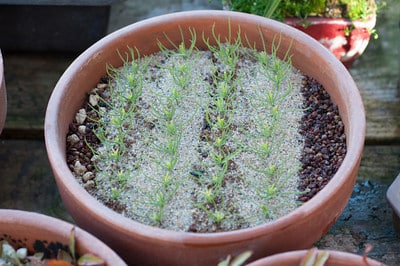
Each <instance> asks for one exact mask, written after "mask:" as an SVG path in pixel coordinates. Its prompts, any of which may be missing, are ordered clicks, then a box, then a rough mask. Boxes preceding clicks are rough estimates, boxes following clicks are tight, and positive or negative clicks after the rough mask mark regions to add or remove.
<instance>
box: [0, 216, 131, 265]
mask: <svg viewBox="0 0 400 266" xmlns="http://www.w3.org/2000/svg"><path fill="white" fill-rule="evenodd" d="M73 227H74V225H72V224H70V223H67V222H64V221H62V220H59V219H56V218H53V217H50V216H46V215H43V214H38V213H34V212H28V211H20V210H5V209H1V210H0V233H1V234H0V239H5V240H7V241H8V243H9V244H10V245H13V246H14V248H20V247H26V248H28V250H29V254H33V253H35V252H44V254H45V256H53V257H54V256H56V255H57V252H58V249H59V248H63V249H65V250H66V251H69V249H68V245H69V239H70V232H71V229H72V228H73ZM75 250H76V252H77V254H78V255H83V254H85V253H91V254H94V255H96V256H98V257H100V258H102V259H103V260H104V261H105V262H106V265H108V266H114V265H118V266H124V265H126V263H125V262H124V261H123V260H122V259H121V258H120V257H119V256H118V255H117V254H116V253H115V252H114V251H113V250H111V249H110V248H109V247H108V246H106V245H105V244H104V243H103V242H101V241H100V240H99V239H97V238H96V237H94V236H93V235H91V234H89V233H87V232H86V231H84V230H82V229H80V228H78V227H76V226H75Z"/></svg>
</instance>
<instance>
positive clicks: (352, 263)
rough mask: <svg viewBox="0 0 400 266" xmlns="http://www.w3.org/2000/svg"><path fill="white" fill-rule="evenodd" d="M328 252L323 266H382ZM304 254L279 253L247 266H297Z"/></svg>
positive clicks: (350, 256)
mask: <svg viewBox="0 0 400 266" xmlns="http://www.w3.org/2000/svg"><path fill="white" fill-rule="evenodd" d="M318 252H322V250H319V251H318ZM328 252H329V258H328V260H327V261H326V263H325V264H324V266H384V264H383V263H380V262H378V261H376V260H373V259H370V258H365V259H364V258H363V257H362V256H359V255H355V254H351V253H346V252H341V251H334V250H328ZM306 253H307V250H300V251H291V252H285V253H280V254H276V255H273V256H270V257H266V258H263V259H260V260H257V261H254V262H253V263H249V264H247V266H298V265H300V262H301V260H302V259H303V258H304V256H305V255H306Z"/></svg>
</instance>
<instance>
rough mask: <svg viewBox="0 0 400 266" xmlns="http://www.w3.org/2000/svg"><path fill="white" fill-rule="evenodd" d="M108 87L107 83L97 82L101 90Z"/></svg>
mask: <svg viewBox="0 0 400 266" xmlns="http://www.w3.org/2000/svg"><path fill="white" fill-rule="evenodd" d="M107 87H108V84H106V83H99V84H97V88H98V89H100V90H104V89H105V88H107Z"/></svg>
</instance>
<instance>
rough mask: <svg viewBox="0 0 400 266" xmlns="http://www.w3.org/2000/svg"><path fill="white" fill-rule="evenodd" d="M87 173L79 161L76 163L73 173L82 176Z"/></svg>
mask: <svg viewBox="0 0 400 266" xmlns="http://www.w3.org/2000/svg"><path fill="white" fill-rule="evenodd" d="M86 171H87V169H86V167H85V166H83V165H82V164H81V162H80V161H76V162H75V164H74V173H75V174H77V175H79V176H82V175H83V174H84V173H85V172H86Z"/></svg>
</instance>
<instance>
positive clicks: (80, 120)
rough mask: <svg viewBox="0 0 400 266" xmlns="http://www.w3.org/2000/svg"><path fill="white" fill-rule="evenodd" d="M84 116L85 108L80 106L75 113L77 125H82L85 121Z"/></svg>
mask: <svg viewBox="0 0 400 266" xmlns="http://www.w3.org/2000/svg"><path fill="white" fill-rule="evenodd" d="M86 117H87V115H86V110H85V109H83V108H82V109H79V111H78V113H77V114H76V115H75V119H76V122H77V123H78V124H79V125H82V124H83V122H85V120H86Z"/></svg>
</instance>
